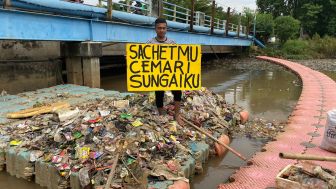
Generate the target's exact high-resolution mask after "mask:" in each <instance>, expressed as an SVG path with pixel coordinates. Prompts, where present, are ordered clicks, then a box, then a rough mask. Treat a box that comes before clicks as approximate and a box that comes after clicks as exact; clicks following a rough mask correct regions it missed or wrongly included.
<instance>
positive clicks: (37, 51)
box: [0, 40, 60, 60]
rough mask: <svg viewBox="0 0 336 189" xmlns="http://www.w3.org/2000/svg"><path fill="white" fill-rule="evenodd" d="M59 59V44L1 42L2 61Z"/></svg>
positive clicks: (0, 57)
mask: <svg viewBox="0 0 336 189" xmlns="http://www.w3.org/2000/svg"><path fill="white" fill-rule="evenodd" d="M59 57H60V43H59V42H51V41H9V40H6V41H0V60H48V59H55V58H59Z"/></svg>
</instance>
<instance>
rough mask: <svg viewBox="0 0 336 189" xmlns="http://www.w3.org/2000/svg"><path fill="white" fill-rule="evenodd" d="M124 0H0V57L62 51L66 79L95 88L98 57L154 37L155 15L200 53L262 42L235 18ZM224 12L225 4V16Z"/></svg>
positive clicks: (146, 0)
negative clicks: (91, 1)
mask: <svg viewBox="0 0 336 189" xmlns="http://www.w3.org/2000/svg"><path fill="white" fill-rule="evenodd" d="M128 2H129V1H126V4H122V3H116V2H112V0H107V1H103V0H99V1H97V6H90V5H85V4H81V3H73V2H68V1H62V0H0V5H2V8H0V23H2V24H1V25H2V26H1V28H0V44H2V50H1V51H2V53H0V61H1V60H2V61H4V60H8V59H11V60H13V59H17V57H22V56H23V55H22V54H25V53H27V54H29V53H30V51H35V52H36V53H32V55H31V57H33V58H35V59H36V57H40V58H37V59H49V58H52V57H61V56H62V57H65V60H66V69H67V78H68V83H73V84H79V85H86V86H91V87H100V61H99V60H100V59H99V57H102V56H114V55H124V52H125V44H126V43H144V42H146V41H147V40H148V39H150V38H152V37H153V36H155V31H154V29H153V28H154V25H153V23H154V21H155V19H156V17H159V16H161V17H166V18H167V20H168V28H169V29H168V30H169V32H168V36H169V37H170V38H173V39H174V40H175V41H176V42H177V43H179V44H201V45H202V48H203V53H229V52H234V51H236V50H238V51H241V50H242V49H244V48H247V47H249V46H250V45H251V44H252V43H253V42H257V43H258V44H259V45H261V46H263V45H262V44H261V43H260V42H259V41H257V40H255V39H254V38H253V36H250V35H248V34H249V33H250V31H249V27H247V26H244V24H242V23H241V22H240V21H239V23H238V24H232V23H230V20H220V19H217V18H215V17H214V14H213V15H212V16H208V15H205V14H204V13H202V12H199V11H197V10H194V9H193V8H191V9H188V8H185V7H180V6H178V5H175V4H171V3H169V2H167V1H162V0H143V1H141V3H143V5H145V6H144V7H143V8H142V9H141V12H140V13H139V12H136V10H138V9H140V8H138V7H135V6H132V5H131V4H130V3H128ZM213 6H215V4H213ZM120 7H121V8H120ZM117 9H121V10H117ZM213 10H214V9H213ZM135 13H136V14H135ZM230 14H231V11H230V8H228V12H227V15H228V18H230ZM247 24H248V25H250V23H247ZM8 40H14V41H23V43H25V42H27V41H28V42H31V41H33V43H34V42H38V44H42V45H39V46H37V47H34V46H33V47H32V48H30V49H28V50H26V49H22V48H16V47H19V46H20V45H17V44H16V43H15V44H14V45H12V47H8V45H6V44H7V43H8ZM42 41H48V42H42ZM9 46H10V45H9ZM5 47H6V48H5ZM46 48H47V49H48V50H46ZM59 49H62V51H60V50H59ZM27 51H29V52H27ZM51 51H52V52H54V53H51ZM47 55H48V56H47ZM23 57H25V56H23ZM28 59H29V57H28Z"/></svg>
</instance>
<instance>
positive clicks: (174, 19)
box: [173, 5, 176, 22]
mask: <svg viewBox="0 0 336 189" xmlns="http://www.w3.org/2000/svg"><path fill="white" fill-rule="evenodd" d="M173 16H174V17H173V21H174V22H176V5H174V14H173Z"/></svg>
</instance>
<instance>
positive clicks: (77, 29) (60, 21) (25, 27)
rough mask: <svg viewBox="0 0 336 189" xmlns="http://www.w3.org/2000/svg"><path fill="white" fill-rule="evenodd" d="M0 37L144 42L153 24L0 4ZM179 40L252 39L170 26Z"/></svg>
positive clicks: (237, 42) (226, 42)
mask: <svg viewBox="0 0 336 189" xmlns="http://www.w3.org/2000/svg"><path fill="white" fill-rule="evenodd" d="M0 23H1V29H0V40H1V39H2V40H7V39H8V40H47V41H97V42H133V43H144V42H146V41H147V40H148V39H150V38H152V37H153V36H155V31H154V29H153V27H150V26H140V25H131V24H127V23H119V22H107V21H101V20H95V19H85V18H79V17H68V16H60V15H51V14H42V13H33V12H26V11H19V10H9V9H2V8H0ZM168 36H169V37H171V38H173V39H175V41H176V42H177V43H179V44H202V45H222V46H250V45H251V43H252V40H251V39H247V38H246V37H245V38H233V37H224V36H222V35H209V34H204V33H190V32H187V31H176V30H174V31H173V30H172V31H169V32H168Z"/></svg>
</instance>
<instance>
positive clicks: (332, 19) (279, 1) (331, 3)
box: [257, 0, 336, 36]
mask: <svg viewBox="0 0 336 189" xmlns="http://www.w3.org/2000/svg"><path fill="white" fill-rule="evenodd" d="M257 6H258V9H259V12H260V13H269V14H272V15H273V17H274V18H276V17H278V16H292V17H293V18H295V19H298V20H299V21H300V22H301V27H302V30H303V33H305V34H308V35H314V34H315V33H317V34H319V35H320V36H324V35H329V36H335V35H336V33H335V30H336V0H315V1H310V0H257Z"/></svg>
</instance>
